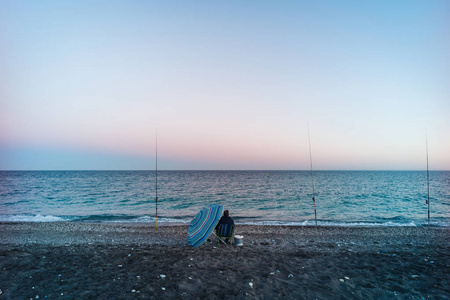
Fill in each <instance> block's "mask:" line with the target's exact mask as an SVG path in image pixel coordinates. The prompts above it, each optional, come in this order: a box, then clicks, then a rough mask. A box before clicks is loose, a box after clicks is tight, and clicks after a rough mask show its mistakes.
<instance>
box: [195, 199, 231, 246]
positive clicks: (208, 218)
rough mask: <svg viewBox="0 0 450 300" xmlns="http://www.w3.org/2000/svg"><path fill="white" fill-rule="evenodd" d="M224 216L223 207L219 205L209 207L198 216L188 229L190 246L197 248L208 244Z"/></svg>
mask: <svg viewBox="0 0 450 300" xmlns="http://www.w3.org/2000/svg"><path fill="white" fill-rule="evenodd" d="M222 214H223V206H222V205H218V204H211V205H208V206H207V207H204V208H203V209H202V210H201V211H200V212H199V213H198V214H196V215H195V217H194V219H192V221H191V224H190V225H189V228H188V244H189V245H192V246H194V247H197V246H200V245H202V244H203V243H204V242H206V240H207V239H208V238H209V236H210V235H211V233H212V231H213V230H214V228H215V227H216V225H217V223H219V220H220V218H221V217H222Z"/></svg>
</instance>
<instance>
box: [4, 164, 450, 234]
mask: <svg viewBox="0 0 450 300" xmlns="http://www.w3.org/2000/svg"><path fill="white" fill-rule="evenodd" d="M314 183H315V191H316V209H317V220H318V225H335V226H361V225H362V226H421V225H425V224H427V223H428V217H427V204H426V200H427V182H426V172H424V171H316V172H314ZM155 188H156V178H155V171H1V172H0V221H4V222H5V221H7V222H23V221H24V222H27V221H28V222H42V221H55V222H56V221H73V222H86V221H92V222H145V223H154V222H155ZM158 198H159V202H158V221H159V223H189V222H190V220H191V219H192V218H193V217H194V215H195V214H196V213H197V212H198V211H199V210H200V209H201V208H202V207H204V206H206V205H208V204H210V203H217V204H221V205H224V207H225V209H228V210H230V214H231V216H232V217H233V218H234V219H235V221H236V222H237V223H240V224H285V225H314V224H315V222H314V203H313V201H312V187H311V174H310V172H308V171H158ZM430 208H431V222H430V224H432V225H435V226H450V172H449V171H432V172H430Z"/></svg>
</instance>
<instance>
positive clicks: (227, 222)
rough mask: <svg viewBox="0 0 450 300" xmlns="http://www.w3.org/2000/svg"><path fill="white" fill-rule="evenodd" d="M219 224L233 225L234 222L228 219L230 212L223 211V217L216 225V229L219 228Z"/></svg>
mask: <svg viewBox="0 0 450 300" xmlns="http://www.w3.org/2000/svg"><path fill="white" fill-rule="evenodd" d="M220 224H230V225H234V221H233V219H232V218H231V217H230V212H229V211H228V210H225V211H224V212H223V216H222V218H220V220H219V224H217V226H216V229H218V228H219V225H220Z"/></svg>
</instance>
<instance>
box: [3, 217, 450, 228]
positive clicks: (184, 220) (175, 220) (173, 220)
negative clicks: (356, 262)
mask: <svg viewBox="0 0 450 300" xmlns="http://www.w3.org/2000/svg"><path fill="white" fill-rule="evenodd" d="M191 220H192V218H191V217H187V216H183V217H158V224H180V225H184V224H189V223H190V222H191ZM0 222H12V223H20V222H36V223H39V222H87V223H89V222H95V223H97V222H98V223H143V224H152V223H156V218H155V217H154V216H149V215H144V216H127V215H91V216H53V215H41V214H37V215H31V214H21V215H0ZM235 223H236V225H257V226H316V223H315V221H314V220H304V221H281V220H249V219H248V218H246V219H239V218H236V219H235ZM427 225H428V223H427V222H418V221H406V222H401V221H397V222H396V221H385V222H361V221H357V222H343V221H324V220H319V221H317V226H319V227H328V226H330V227H419V226H427ZM429 225H430V226H436V227H450V222H449V221H447V220H439V221H432V222H430V224H429Z"/></svg>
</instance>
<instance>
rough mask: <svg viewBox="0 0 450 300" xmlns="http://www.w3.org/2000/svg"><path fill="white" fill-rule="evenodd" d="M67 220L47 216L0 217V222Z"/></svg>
mask: <svg viewBox="0 0 450 300" xmlns="http://www.w3.org/2000/svg"><path fill="white" fill-rule="evenodd" d="M62 221H69V220H67V219H64V218H61V217H57V216H49V215H39V214H38V215H1V216H0V222H13V223H15V222H36V223H40V222H62Z"/></svg>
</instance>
